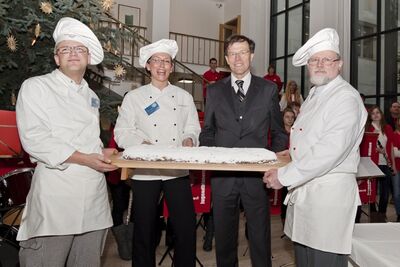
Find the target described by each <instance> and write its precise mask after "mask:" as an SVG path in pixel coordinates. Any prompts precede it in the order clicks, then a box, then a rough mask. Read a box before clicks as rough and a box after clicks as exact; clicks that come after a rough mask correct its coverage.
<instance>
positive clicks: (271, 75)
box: [264, 64, 283, 95]
mask: <svg viewBox="0 0 400 267" xmlns="http://www.w3.org/2000/svg"><path fill="white" fill-rule="evenodd" d="M264 79H266V80H268V81H271V82H274V83H276V85H277V86H278V93H279V95H282V91H281V90H282V85H283V83H282V81H281V77H279V75H278V74H276V71H275V66H274V65H272V64H271V65H269V67H268V73H267V74H266V75H265V76H264Z"/></svg>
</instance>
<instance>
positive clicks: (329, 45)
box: [293, 28, 340, 67]
mask: <svg viewBox="0 0 400 267" xmlns="http://www.w3.org/2000/svg"><path fill="white" fill-rule="evenodd" d="M326 50H330V51H333V52H336V53H337V54H340V51H339V36H338V34H337V32H336V31H335V30H334V29H331V28H325V29H323V30H320V31H319V32H317V33H316V34H315V35H314V36H313V37H311V38H310V39H309V40H308V41H307V42H306V43H305V44H304V45H303V46H302V47H300V48H299V50H297V52H296V54H294V56H293V65H294V66H296V67H299V66H303V65H306V64H307V61H308V60H309V59H310V57H311V56H312V55H314V54H315V53H317V52H321V51H326Z"/></svg>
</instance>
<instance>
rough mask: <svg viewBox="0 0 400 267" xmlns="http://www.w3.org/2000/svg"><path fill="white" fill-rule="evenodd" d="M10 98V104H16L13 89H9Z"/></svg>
mask: <svg viewBox="0 0 400 267" xmlns="http://www.w3.org/2000/svg"><path fill="white" fill-rule="evenodd" d="M10 100H11V105H12V106H15V105H16V104H17V96H16V95H15V91H14V90H12V91H11V97H10Z"/></svg>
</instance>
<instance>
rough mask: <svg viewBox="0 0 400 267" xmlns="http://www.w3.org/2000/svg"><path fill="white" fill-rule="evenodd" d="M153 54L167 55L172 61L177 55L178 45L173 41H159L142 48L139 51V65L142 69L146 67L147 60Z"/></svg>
mask: <svg viewBox="0 0 400 267" xmlns="http://www.w3.org/2000/svg"><path fill="white" fill-rule="evenodd" d="M155 53H167V54H169V55H170V56H171V58H172V59H174V58H175V56H176V54H177V53H178V45H177V43H176V41H175V40H169V39H161V40H159V41H157V42H154V43H152V44H149V45H146V46H143V47H142V48H140V50H139V64H140V66H142V67H143V68H145V67H146V63H147V60H149V58H151V56H152V55H154V54H155Z"/></svg>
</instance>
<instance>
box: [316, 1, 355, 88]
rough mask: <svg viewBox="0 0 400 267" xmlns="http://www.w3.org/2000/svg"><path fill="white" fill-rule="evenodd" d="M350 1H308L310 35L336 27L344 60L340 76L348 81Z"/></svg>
mask: <svg viewBox="0 0 400 267" xmlns="http://www.w3.org/2000/svg"><path fill="white" fill-rule="evenodd" d="M350 13H351V1H348V0H336V1H332V0H318V1H310V36H313V35H314V34H315V33H316V32H318V31H319V30H321V29H323V28H326V27H330V28H334V29H336V31H337V32H338V35H339V38H340V53H341V57H342V59H343V61H344V64H343V69H342V76H343V78H344V79H345V80H347V81H350V43H351V42H350V41H351V39H350V33H351V28H350V27H351V25H350V22H351V16H350V15H351V14H350Z"/></svg>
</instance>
